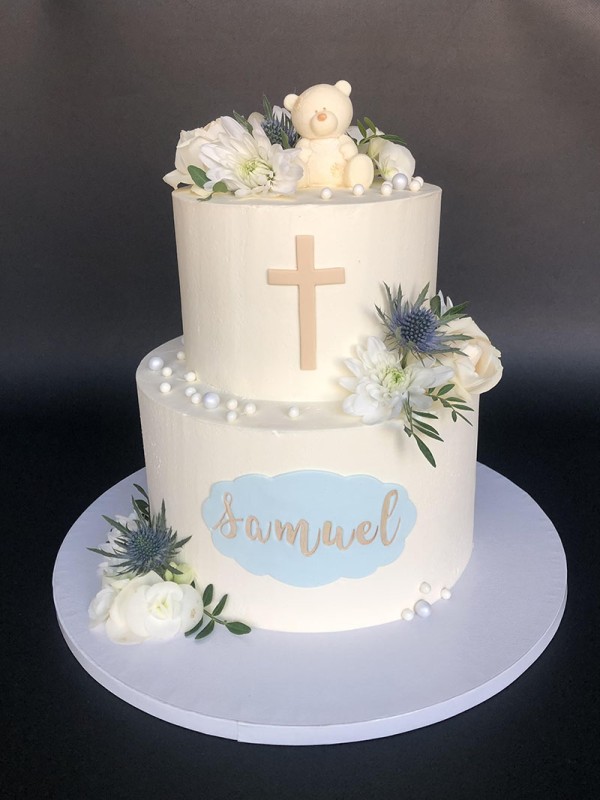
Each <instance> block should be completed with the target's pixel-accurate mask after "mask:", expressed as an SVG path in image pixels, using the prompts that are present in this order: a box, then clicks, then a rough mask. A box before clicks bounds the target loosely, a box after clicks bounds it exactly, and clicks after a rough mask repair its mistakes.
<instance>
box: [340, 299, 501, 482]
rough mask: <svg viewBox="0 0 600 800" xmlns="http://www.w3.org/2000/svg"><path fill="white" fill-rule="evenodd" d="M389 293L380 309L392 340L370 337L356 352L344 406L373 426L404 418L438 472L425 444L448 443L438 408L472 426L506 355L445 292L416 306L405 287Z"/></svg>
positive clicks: (409, 432)
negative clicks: (478, 401) (479, 400)
mask: <svg viewBox="0 0 600 800" xmlns="http://www.w3.org/2000/svg"><path fill="white" fill-rule="evenodd" d="M384 288H385V294H386V299H387V305H388V307H387V309H386V310H382V309H381V308H379V307H378V306H375V309H376V311H377V315H378V316H379V319H380V321H381V322H382V323H383V325H384V327H385V329H386V334H385V336H384V338H383V339H381V338H378V337H376V336H370V337H369V338H368V339H367V346H366V348H361V347H357V356H358V358H349V359H346V360H345V362H344V363H345V365H346V367H347V368H348V369H349V371H350V372H352V374H353V377H351V378H349V377H346V378H340V381H339V382H340V384H341V386H343V387H344V389H346V390H347V391H349V392H350V393H351V394H350V395H349V396H348V397H347V398H346V399H345V400H344V405H343V408H344V411H345V412H346V413H347V414H351V415H353V416H357V417H361V419H362V422H364V423H366V424H367V425H373V424H375V423H378V422H385V421H387V420H397V421H398V422H399V423H400V424H401V425H402V429H403V431H404V433H405V434H406V435H407V436H408V437H409V438H412V439H414V440H415V442H416V443H417V446H418V448H419V450H420V451H421V453H422V454H423V455H424V456H425V458H426V459H427V461H429V463H430V464H431V465H432V466H433V467H435V466H436V462H435V458H434V456H433V453H432V452H431V450H430V448H429V447H428V446H427V444H426V443H425V441H424V440H425V438H428V439H432V440H435V441H438V442H442V441H443V439H442V437H441V436H440V434H439V432H438V430H437V428H436V427H435V422H436V420H437V419H438V413H437V409H440V410H441V409H447V410H448V411H449V413H450V415H451V417H452V421H453V422H456V421H457V420H458V419H461V420H463V421H464V422H466V423H468V424H469V425H471V422H470V420H469V418H468V416H467V414H468V413H469V412H472V411H473V409H472V408H471V406H470V405H469V401H470V399H471V397H472V396H473V395H478V394H481V393H482V392H487V391H488V390H489V389H491V388H492V387H494V386H495V385H496V384H497V383H498V381H499V380H500V378H501V377H502V364H501V362H500V355H501V354H500V351H499V350H497V349H496V348H495V347H494V346H493V345H492V343H491V342H490V340H489V339H488V337H487V336H486V334H485V333H484V332H483V331H482V330H481V329H480V328H479V327H478V326H477V325H476V324H475V322H474V321H473V319H472V318H471V317H469V316H467V315H466V314H465V309H466V307H467V304H466V303H461V304H460V305H454V304H453V303H452V301H451V300H450V298H444V296H443V295H442V293H441V292H439V293H438V294H437V295H435V296H433V297H430V298H428V297H427V294H428V291H429V284H427V285H426V286H425V288H424V289H423V290H422V291H421V292H420V294H419V296H418V297H417V298H416V300H415V301H411V300H409V299H407V298H406V297H405V296H404V295H403V293H402V288H401V287H400V286H399V287H398V290H397V292H396V294H395V295H392V292H391V290H390V287H389V286H388V285H387V284H384Z"/></svg>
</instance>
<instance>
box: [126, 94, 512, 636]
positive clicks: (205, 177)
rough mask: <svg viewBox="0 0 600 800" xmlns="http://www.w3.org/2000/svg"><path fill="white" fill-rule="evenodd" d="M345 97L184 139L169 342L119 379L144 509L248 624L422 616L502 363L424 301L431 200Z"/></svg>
mask: <svg viewBox="0 0 600 800" xmlns="http://www.w3.org/2000/svg"><path fill="white" fill-rule="evenodd" d="M313 90H317V91H315V92H313V93H312V94H310V92H312V91H313ZM336 92H337V94H336ZM349 94H350V87H349V84H347V83H346V82H344V81H340V82H338V84H335V85H328V84H322V85H320V86H318V87H311V89H310V90H307V92H306V93H303V94H302V95H300V96H299V97H298V96H296V95H289V96H288V97H286V99H285V107H286V109H287V110H285V109H279V108H275V109H272V108H271V107H270V106H268V105H266V106H265V114H264V115H258V114H254V115H251V116H250V117H249V118H248V120H245V119H244V118H241V117H239V116H238V117H236V119H235V120H234V119H233V118H229V117H223V118H220V119H219V120H215V121H214V122H213V123H211V124H210V125H208V126H206V127H204V128H200V129H196V130H195V131H188V132H182V136H181V139H180V143H179V146H178V152H177V160H176V170H175V172H173V173H171V174H170V175H169V176H167V177H166V180H167V181H168V182H169V183H170V184H171V185H172V186H173V187H174V191H173V209H174V218H175V232H176V241H177V257H178V263H179V280H180V287H181V304H182V316H183V334H184V335H183V337H182V338H181V337H180V338H177V339H174V340H173V341H171V342H168V343H167V344H165V345H162V346H161V347H158V348H157V349H156V350H154V351H152V353H150V354H149V355H148V356H147V357H145V358H144V359H143V361H142V362H141V364H140V366H139V368H138V371H137V375H136V379H137V385H138V394H139V403H140V412H141V422H142V431H143V439H144V451H145V457H146V470H147V478H148V492H149V497H150V504H151V507H152V509H154V510H155V511H156V510H158V509H159V508H160V506H161V503H163V502H164V504H165V508H166V514H167V519H168V524H169V525H170V526H172V528H173V529H174V530H176V531H177V533H178V535H179V536H180V537H182V538H183V537H190V539H189V541H188V542H187V544H186V545H185V547H184V550H183V559H184V561H185V562H186V564H188V565H191V568H192V570H193V573H194V574H195V576H196V585H198V586H199V587H202V586H206V585H207V584H208V583H211V584H213V585H214V587H215V592H216V593H217V595H218V596H220V595H222V594H224V593H227V594H228V613H229V615H230V616H231V617H232V618H233V617H235V618H236V619H240V620H243V621H244V622H245V623H247V624H248V625H250V626H252V627H257V628H266V629H272V630H278V631H336V630H346V629H352V628H360V627H366V626H372V625H378V624H382V623H386V622H391V621H393V620H399V619H404V620H407V621H409V620H410V619H412V618H413V617H414V616H415V614H417V615H420V616H427V615H428V614H429V613H431V611H432V608H433V607H434V604H435V602H437V601H438V600H440V599H442V600H447V599H449V598H450V596H451V593H452V588H453V586H454V585H455V583H456V582H457V580H458V579H459V577H460V575H461V573H462V572H463V570H464V569H465V567H466V565H467V563H468V561H469V558H470V556H471V552H472V547H473V507H474V494H475V462H476V449H477V413H478V395H479V393H480V392H481V391H485V390H486V389H487V388H490V387H491V386H492V385H493V384H494V383H495V382H497V380H498V379H499V376H500V371H501V367H500V363H499V360H498V355H499V354H498V352H497V351H496V350H495V349H494V348H492V346H491V345H490V344H489V340H488V339H487V337H486V336H485V334H483V333H482V332H481V331H480V330H479V329H478V328H477V326H476V325H475V324H474V323H473V322H472V320H471V319H470V317H466V315H465V313H464V311H463V310H462V307H457V306H454V307H453V306H452V304H451V303H450V302H449V301H448V300H446V299H445V298H444V297H443V296H441V295H436V273H437V249H438V233H439V218H440V201H441V190H440V189H439V188H438V187H436V186H433V185H430V184H427V183H425V184H423V181H422V180H421V179H420V178H415V176H414V174H413V171H414V159H413V158H412V155H411V154H410V153H409V151H408V150H407V149H406V148H405V147H404V146H402V145H400V144H399V143H398V142H397V140H396V137H391V136H390V137H386V136H385V135H384V134H382V133H381V131H379V130H378V129H377V128H376V127H375V126H374V124H373V123H371V121H370V120H366V122H362V123H361V124H360V125H359V128H358V129H350V130H349V131H348V124H349V120H350V117H348V116H347V113H348V108H347V106H348V104H350V101H349ZM338 95H339V96H338ZM336 104H337V105H336ZM313 106H314V108H313ZM351 113H352V107H351V104H350V114H351ZM331 117H335V119H334V120H333V121H332V119H331ZM321 118H322V119H321ZM336 126H337V127H336ZM328 159H329V161H328ZM365 159H366V160H365ZM328 170H329V171H328ZM369 170H370V172H369ZM357 175H358V176H360V177H361V180H362V182H356V176H357ZM311 176H312V177H311ZM324 176H325V177H324ZM329 178H330V179H329ZM386 287H387V288H386ZM399 290H400V291H399Z"/></svg>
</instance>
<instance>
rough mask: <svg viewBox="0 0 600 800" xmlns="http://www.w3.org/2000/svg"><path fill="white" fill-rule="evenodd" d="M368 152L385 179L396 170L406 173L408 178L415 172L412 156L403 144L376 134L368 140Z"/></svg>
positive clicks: (394, 173) (391, 176)
mask: <svg viewBox="0 0 600 800" xmlns="http://www.w3.org/2000/svg"><path fill="white" fill-rule="evenodd" d="M368 153H369V156H370V157H371V158H372V159H373V161H374V162H375V165H376V166H377V169H378V170H379V173H380V174H381V176H382V177H383V178H385V180H391V179H392V178H393V177H394V175H396V173H398V172H401V173H403V174H404V175H406V177H407V178H408V180H410V179H411V178H412V176H413V175H414V174H415V159H414V156H413V154H412V153H411V152H410V150H409V149H408V148H407V147H404V145H401V144H395V143H394V142H388V141H387V139H381V138H380V137H378V136H377V137H375V138H374V139H371V141H370V142H369V150H368Z"/></svg>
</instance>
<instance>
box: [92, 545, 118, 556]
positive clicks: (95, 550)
mask: <svg viewBox="0 0 600 800" xmlns="http://www.w3.org/2000/svg"><path fill="white" fill-rule="evenodd" d="M87 549H88V550H91V552H92V553H97V554H98V555H99V556H104V557H105V558H121V556H118V555H117V554H116V553H107V552H106V551H105V550H100V548H99V547H88V548H87Z"/></svg>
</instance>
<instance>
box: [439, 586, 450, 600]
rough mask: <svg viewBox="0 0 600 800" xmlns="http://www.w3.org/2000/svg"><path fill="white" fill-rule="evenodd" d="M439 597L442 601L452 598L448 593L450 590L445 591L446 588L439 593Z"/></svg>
mask: <svg viewBox="0 0 600 800" xmlns="http://www.w3.org/2000/svg"><path fill="white" fill-rule="evenodd" d="M440 597H441V598H442V600H450V598H451V597H452V592H451V591H450V589H446V587H445V586H444V588H443V589H442V591H441V592H440Z"/></svg>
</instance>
